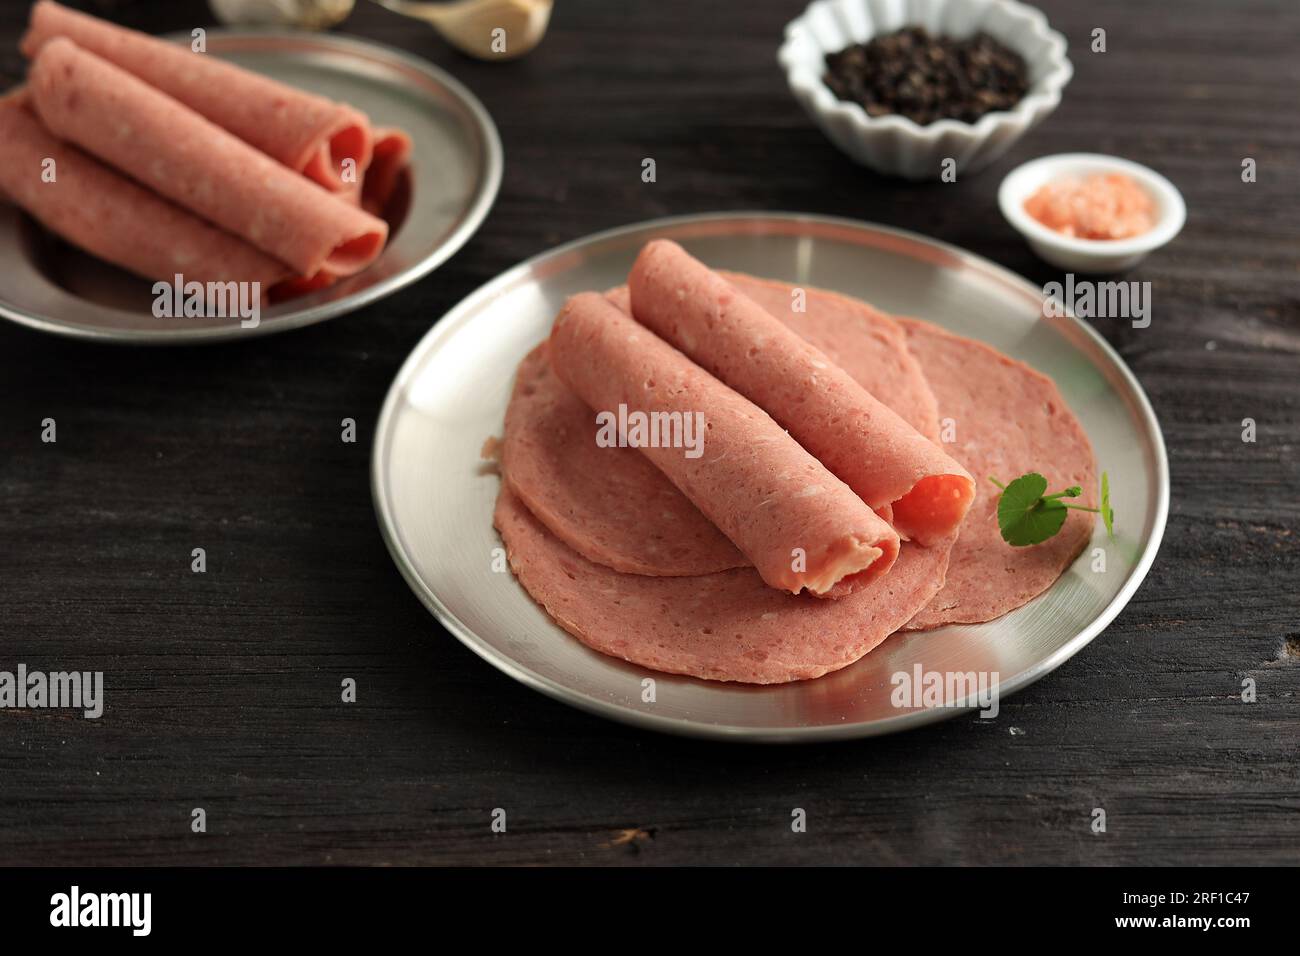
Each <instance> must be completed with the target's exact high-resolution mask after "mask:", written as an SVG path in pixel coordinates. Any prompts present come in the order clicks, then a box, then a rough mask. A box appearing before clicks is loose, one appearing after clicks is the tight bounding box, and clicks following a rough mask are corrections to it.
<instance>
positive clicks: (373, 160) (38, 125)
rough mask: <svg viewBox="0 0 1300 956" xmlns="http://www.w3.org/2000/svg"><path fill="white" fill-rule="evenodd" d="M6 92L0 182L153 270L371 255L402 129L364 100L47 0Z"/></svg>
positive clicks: (88, 245) (288, 278) (215, 271)
mask: <svg viewBox="0 0 1300 956" xmlns="http://www.w3.org/2000/svg"><path fill="white" fill-rule="evenodd" d="M22 51H23V54H24V55H25V56H26V57H28V58H29V60H30V61H31V69H30V73H29V77H28V83H27V85H26V86H25V87H22V88H20V89H18V90H16V91H13V92H11V93H9V94H8V95H6V96H4V97H3V98H0V192H2V193H3V194H4V195H5V196H6V197H7V198H9V199H10V200H12V201H13V202H15V203H17V204H18V205H19V206H21V207H22V208H24V209H25V210H26V211H27V212H28V213H30V214H31V215H32V216H33V217H35V218H36V219H37V220H39V221H40V222H41V223H43V224H44V225H45V226H46V227H47V228H49V229H50V230H52V231H53V232H55V233H58V234H59V235H60V236H62V237H63V238H65V239H67V240H68V241H69V242H71V243H73V244H74V245H77V246H79V247H81V248H83V249H85V250H87V251H89V252H91V253H93V254H95V255H97V256H99V257H100V258H102V259H105V260H107V261H109V262H112V263H114V264H116V265H118V266H121V267H123V268H125V269H127V270H129V271H131V272H133V273H136V274H138V275H140V276H143V277H145V278H148V279H155V280H160V279H161V280H167V281H171V280H172V279H173V278H174V277H175V276H176V275H181V276H182V277H183V278H184V280H185V281H186V282H190V281H196V282H200V283H207V282H214V281H215V282H229V281H239V282H253V281H256V282H259V283H260V284H261V288H262V289H263V290H270V289H271V288H272V287H277V286H278V287H279V288H280V289H281V290H293V291H303V290H306V289H311V288H316V287H319V286H322V285H328V284H329V283H331V282H333V281H334V280H336V279H337V278H339V277H342V276H347V275H351V274H353V273H355V272H358V271H360V270H362V269H364V268H366V267H367V266H368V265H370V264H371V263H372V262H373V261H374V260H375V259H376V258H377V257H378V256H379V254H380V252H382V251H383V248H384V244H385V243H386V241H387V239H388V226H387V224H386V223H385V222H384V220H383V219H381V218H379V217H378V216H377V215H376V214H375V213H376V212H377V211H379V210H380V209H381V208H382V207H383V205H384V203H385V202H386V200H387V194H388V192H389V191H391V190H392V188H393V184H394V182H395V180H396V178H397V173H398V171H399V170H400V167H401V166H402V165H403V164H405V163H406V162H407V161H408V159H409V156H410V146H411V144H410V141H409V139H408V138H407V137H406V136H405V135H404V134H403V133H401V132H400V131H398V130H376V129H373V128H372V127H371V125H370V122H369V120H368V119H367V118H366V117H365V116H364V115H363V114H361V113H360V112H358V111H357V110H355V109H353V108H352V107H350V106H347V105H345V104H342V103H336V102H333V101H331V100H328V99H324V98H322V97H320V96H316V95H314V94H311V93H308V92H305V91H303V90H298V89H295V88H293V87H289V86H285V85H284V84H281V83H278V82H275V81H273V80H270V79H268V78H266V77H264V76H260V75H258V74H256V73H251V72H249V71H247V70H243V69H240V68H239V67H236V66H234V65H233V64H230V63H228V62H225V61H222V60H221V59H219V58H217V57H215V56H212V55H210V54H208V53H206V52H202V51H195V50H193V49H191V48H190V47H188V46H182V45H178V44H173V43H169V42H166V41H163V40H159V39H156V38H154V37H150V36H147V35H145V34H141V33H136V32H134V31H131V30H126V29H123V28H121V27H118V26H115V25H113V24H110V23H107V22H105V21H102V20H98V19H96V18H94V17H91V16H88V15H85V14H82V13H78V12H76V11H73V10H69V9H67V8H66V7H63V6H60V5H59V4H57V3H54V2H51V0H41V2H39V3H37V4H35V6H34V7H33V8H32V15H31V23H30V26H29V29H28V32H27V35H26V36H25V37H24V39H23V41H22Z"/></svg>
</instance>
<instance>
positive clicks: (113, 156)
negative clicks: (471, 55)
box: [30, 38, 388, 276]
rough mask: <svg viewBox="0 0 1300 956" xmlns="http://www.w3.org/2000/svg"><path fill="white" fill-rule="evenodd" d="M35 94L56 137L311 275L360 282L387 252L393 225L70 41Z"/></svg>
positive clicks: (52, 49)
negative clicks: (357, 274)
mask: <svg viewBox="0 0 1300 956" xmlns="http://www.w3.org/2000/svg"><path fill="white" fill-rule="evenodd" d="M30 90H31V96H32V101H33V103H34V105H35V108H36V112H37V114H38V115H39V116H40V119H41V121H42V122H43V123H44V124H45V126H46V127H47V128H48V129H49V130H50V132H52V133H54V134H55V135H56V136H59V137H61V138H63V139H66V140H68V141H69V142H72V143H75V144H76V145H78V146H80V147H82V148H83V149H85V150H86V151H87V152H89V153H92V154H94V155H96V156H98V157H99V158H100V159H102V160H104V161H105V162H107V163H109V164H110V165H112V166H114V167H116V168H117V169H119V170H121V171H122V172H123V173H126V174H127V175H128V176H130V177H131V178H132V179H135V180H137V181H138V182H140V183H142V184H144V185H145V186H148V187H150V188H151V189H153V190H154V191H155V192H157V193H159V194H160V195H162V196H165V197H167V198H168V199H171V200H172V201H174V202H176V203H177V204H179V205H181V206H183V207H185V208H186V209H189V210H190V211H191V212H194V213H196V214H197V215H200V216H202V217H203V218H204V219H207V220H209V221H210V222H213V223H215V224H216V225H219V226H221V227H223V228H225V229H227V230H229V231H230V232H233V233H234V234H235V235H237V236H240V237H241V238H243V239H246V240H247V241H248V242H250V243H252V244H253V245H255V246H257V247H258V248H259V249H261V250H262V251H263V252H266V253H268V254H270V255H272V256H274V257H275V258H277V259H279V260H281V261H282V262H285V263H288V264H289V266H291V267H292V268H293V270H294V271H295V272H297V273H299V274H301V275H309V276H310V275H315V274H316V273H318V272H321V271H322V270H323V271H327V272H330V273H333V274H335V275H350V274H352V273H354V272H357V271H359V270H361V269H363V268H365V267H366V266H367V265H369V264H370V263H371V262H373V261H374V260H375V258H376V257H377V256H378V255H379V253H380V252H381V251H382V249H383V246H384V242H385V240H386V239H387V237H388V226H387V225H386V224H385V223H384V221H383V220H381V219H378V218H376V217H374V216H372V215H370V214H369V213H366V212H363V211H362V210H361V209H358V208H357V207H355V206H352V205H349V204H348V203H347V202H345V201H343V200H341V199H339V198H338V197H337V196H336V195H335V194H333V193H331V192H328V191H326V190H325V189H322V188H321V187H320V186H318V185H316V184H315V183H313V182H311V181H310V180H308V179H306V178H304V177H302V176H299V175H298V174H296V173H294V172H293V171H292V170H290V169H288V168H287V167H285V166H282V165H281V164H280V163H278V162H276V161H275V160H273V159H271V158H270V157H269V156H267V155H266V154H265V153H262V152H260V151H258V150H256V149H254V148H253V147H252V146H250V145H248V144H247V143H246V142H244V141H243V140H241V139H238V138H237V137H235V136H233V135H232V134H230V133H228V132H226V131H225V130H224V129H222V128H221V127H219V126H217V125H215V124H213V123H211V122H209V121H208V120H206V119H204V118H203V117H202V116H199V115H198V114H197V113H195V112H193V111H192V110H190V109H188V108H187V107H185V106H183V105H181V104H180V103H178V102H177V101H176V100H174V99H172V98H171V97H169V96H167V95H166V94H164V93H160V92H159V91H158V90H156V89H154V88H153V87H151V86H149V85H148V84H146V83H144V82H143V81H141V80H139V79H137V78H136V77H134V76H132V75H131V74H130V73H127V72H125V71H124V70H121V69H118V68H117V67H115V66H113V65H112V64H111V63H109V62H108V61H106V60H103V59H100V58H99V57H97V56H95V55H94V54H93V53H88V52H86V51H85V50H83V49H81V48H80V47H78V46H77V45H76V44H74V43H73V42H72V41H70V40H66V39H62V38H59V39H54V40H50V41H49V42H48V43H46V44H45V45H44V46H43V47H42V48H41V52H40V54H39V55H38V56H37V57H36V61H35V63H33V65H32V70H31V81H30Z"/></svg>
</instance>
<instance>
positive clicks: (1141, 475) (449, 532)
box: [371, 214, 1169, 741]
mask: <svg viewBox="0 0 1300 956" xmlns="http://www.w3.org/2000/svg"><path fill="white" fill-rule="evenodd" d="M657 237H666V238H671V239H675V240H677V241H678V242H680V243H681V244H682V245H683V246H685V247H686V248H687V249H688V250H689V251H690V252H692V253H693V254H694V255H696V256H698V257H699V258H700V259H702V260H703V261H705V262H707V263H708V264H709V265H711V266H713V267H715V268H719V269H733V270H738V271H741V272H749V273H753V274H754V275H759V276H767V277H771V278H776V279H783V280H786V281H789V282H795V283H799V284H801V285H812V286H819V287H822V288H826V289H833V290H835V291H837V292H841V293H845V294H848V295H852V296H857V297H859V298H862V299H864V300H866V301H868V302H871V303H872V304H873V305H876V306H878V307H880V308H882V309H884V310H886V311H887V312H891V313H894V314H899V315H909V316H917V317H920V318H925V319H929V320H930V321H932V322H936V323H938V324H939V325H942V326H944V327H946V328H948V329H951V330H952V331H954V332H957V333H960V334H962V335H966V336H970V337H972V338H976V339H981V340H983V341H985V342H988V343H990V344H992V345H994V346H996V347H997V348H999V349H1001V350H1002V351H1004V352H1006V353H1007V354H1008V355H1011V356H1014V357H1015V358H1018V359H1020V360H1022V361H1024V362H1026V363H1028V364H1029V365H1031V366H1033V367H1034V368H1037V369H1039V370H1040V371H1042V372H1044V373H1046V374H1048V375H1050V376H1051V377H1052V378H1053V379H1055V381H1056V383H1057V384H1058V386H1059V387H1060V389H1061V391H1062V393H1063V394H1064V396H1065V399H1066V401H1067V402H1068V404H1069V406H1070V408H1071V409H1073V411H1074V412H1075V414H1076V415H1078V416H1079V418H1080V420H1081V421H1082V422H1083V425H1084V427H1085V428H1086V430H1087V432H1088V435H1089V437H1090V438H1091V439H1092V442H1093V445H1094V448H1095V449H1096V453H1097V459H1098V461H1099V463H1100V464H1101V467H1103V468H1105V469H1106V470H1107V471H1108V472H1109V474H1110V478H1111V488H1112V500H1113V502H1114V506H1115V510H1116V514H1117V525H1116V529H1115V539H1114V540H1113V541H1108V540H1107V539H1106V537H1105V531H1104V530H1102V529H1101V523H1100V522H1098V531H1097V536H1096V538H1095V539H1094V544H1095V545H1097V546H1105V548H1106V551H1107V555H1108V567H1107V570H1106V571H1105V573H1096V572H1094V571H1093V570H1092V569H1091V558H1090V555H1089V551H1087V550H1086V551H1085V552H1084V554H1083V556H1081V557H1080V558H1079V559H1078V560H1077V561H1076V562H1075V563H1074V565H1073V566H1072V567H1071V568H1069V569H1068V570H1067V571H1066V572H1065V574H1064V575H1063V576H1062V577H1061V578H1060V580H1058V581H1057V582H1056V584H1055V585H1054V586H1053V587H1052V588H1051V589H1050V590H1049V591H1048V592H1047V593H1045V594H1043V595H1042V596H1040V597H1039V598H1037V599H1036V600H1034V601H1032V602H1031V603H1029V604H1028V605H1026V606H1025V607H1023V608H1020V609H1019V610H1017V611H1014V612H1012V613H1010V614H1008V615H1006V616H1005V617H1002V618H1000V619H998V620H996V621H992V622H990V623H988V624H981V625H975V626H952V627H945V628H941V629H938V630H934V631H928V632H923V633H912V634H895V635H894V636H893V637H891V638H889V640H887V641H886V642H885V643H884V644H882V645H881V646H880V647H879V648H877V649H876V650H874V651H872V652H871V653H870V654H868V655H867V656H866V657H864V658H863V659H862V660H860V661H858V662H857V663H856V664H853V665H852V666H850V667H847V668H845V669H843V670H841V671H837V672H836V673H833V674H829V675H827V676H825V677H822V678H820V679H818V680H812V681H802V682H798V683H792V684H782V685H777V686H770V687H756V686H747V685H739V684H721V683H714V682H709V681H701V680H695V679H692V678H685V677H675V676H672V675H668V674H660V673H657V672H653V671H649V670H646V669H643V668H640V667H636V666H634V665H630V664H626V663H624V662H622V661H618V660H614V659H612V658H609V657H605V656H603V655H601V654H598V653H596V652H594V651H591V650H588V649H587V648H586V647H584V646H583V645H581V644H580V643H578V641H576V640H575V639H574V638H572V637H570V636H569V635H568V634H566V633H565V632H564V631H563V630H561V629H560V628H559V627H558V626H557V625H555V624H554V623H552V622H551V620H550V619H549V618H548V617H547V616H546V614H545V612H544V611H542V610H541V608H539V607H538V606H537V605H536V604H534V603H533V601H532V600H531V599H530V598H529V596H528V594H527V593H526V592H525V591H524V590H523V588H522V587H520V585H519V584H518V582H517V581H516V580H515V579H514V577H513V576H512V575H511V574H510V573H509V572H508V571H506V572H501V571H499V570H497V571H494V562H493V558H494V549H499V548H501V542H500V539H499V538H498V536H497V534H496V532H495V531H494V530H493V528H492V505H493V501H494V499H495V498H496V494H497V488H498V484H499V479H498V478H497V477H496V476H495V474H493V473H492V472H491V471H490V470H488V469H485V467H484V465H483V463H482V461H481V460H480V458H479V453H480V447H481V446H482V444H483V441H484V439H486V438H488V437H489V436H492V435H500V433H501V426H502V419H503V416H504V413H505V407H506V401H507V399H508V397H509V394H510V387H511V382H512V379H513V375H514V371H515V366H516V364H517V363H518V362H519V360H520V359H521V358H522V357H523V356H524V354H525V353H527V352H528V350H529V349H530V348H532V347H533V346H534V345H535V344H536V343H538V342H540V341H541V340H542V339H543V338H544V337H545V336H546V335H547V333H548V331H549V329H550V325H551V321H552V318H553V317H554V315H555V313H556V311H557V310H558V309H559V307H560V305H561V303H562V302H563V301H564V299H565V297H566V296H568V295H571V294H573V293H575V292H579V291H582V290H584V289H606V288H609V287H610V286H614V285H617V284H619V283H621V282H623V281H624V279H625V277H626V275H627V272H628V269H629V267H630V266H631V264H632V260H633V259H634V258H635V256H636V253H637V251H638V250H639V249H640V248H641V246H642V245H643V244H644V243H645V242H646V241H648V240H649V239H652V238H657ZM1042 301H1043V300H1042V292H1041V290H1039V289H1037V288H1035V287H1034V286H1032V285H1030V284H1029V283H1028V282H1026V281H1025V280H1024V279H1021V278H1019V277H1017V276H1015V275H1013V274H1012V273H1010V272H1008V271H1006V270H1005V269H1002V268H1001V267H999V266H996V265H994V264H993V263H991V262H988V261H987V260H985V259H981V258H979V257H977V256H973V255H971V254H969V253H966V252H963V251H961V250H960V249H956V248H954V247H952V246H948V245H944V244H942V243H937V242H933V241H931V240H929V239H925V238H922V237H920V236H917V235H913V234H910V233H905V232H901V231H898V230H894V229H887V228H884V227H881V226H873V225H870V224H867V223H859V222H852V221H848V220H837V219H828V218H820V217H809V216H798V215H783V214H754V215H734V214H719V215H707V216H692V217H683V218H675V219H663V220H658V221H655V222H649V223H642V224H638V225H633V226H627V227H625V228H622V229H616V230H614V231H612V232H605V233H601V234H599V235H595V236H591V237H588V238H586V239H580V240H578V241H577V242H573V243H570V244H568V245H566V246H562V247H560V248H558V249H556V250H554V251H552V252H548V253H545V254H543V255H541V256H538V257H536V258H534V259H531V260H529V261H528V262H525V263H523V264H522V265H519V266H516V267H515V268H513V269H511V270H510V271H509V272H506V273H505V274H503V275H501V276H499V277H498V278H496V279H494V280H493V281H492V282H489V283H488V284H487V285H485V286H483V287H482V288H480V289H479V290H478V291H476V292H475V293H473V294H472V295H471V296H469V297H468V298H467V299H465V300H464V301H463V302H461V303H460V305H458V306H457V307H456V308H455V309H453V310H452V311H451V312H450V313H448V314H447V315H446V316H445V317H444V318H443V319H442V320H441V321H440V322H439V323H438V324H437V325H436V326H434V328H433V329H432V330H431V331H430V332H429V334H428V335H426V336H425V337H424V339H423V340H422V341H421V342H420V344H419V345H418V346H417V347H416V349H415V351H414V352H413V353H412V354H411V356H410V358H409V359H407V361H406V364H405V365H404V366H403V368H402V370H401V372H400V374H399V375H398V376H397V379H396V381H395V382H394V383H393V386H392V389H391V391H390V392H389V394H388V398H387V401H386V402H385V403H384V408H383V412H382V413H381V415H380V418H379V425H378V430H377V433H376V436H375V447H374V456H373V462H372V473H371V480H372V486H373V492H374V498H375V508H376V512H377V514H378V518H379V524H380V527H381V529H382V531H383V535H384V538H385V539H386V541H387V543H388V547H389V549H390V550H391V552H392V554H393V559H394V560H395V561H396V562H397V566H398V567H399V568H400V569H401V571H402V574H403V575H404V576H405V577H406V579H407V581H408V582H409V583H410V585H411V587H412V588H413V589H414V590H415V593H416V594H417V595H418V596H419V597H420V599H421V600H422V601H423V602H424V603H425V604H426V605H427V606H428V607H429V609H430V610H431V611H433V613H434V614H435V615H436V616H437V617H438V619H439V620H441V621H442V622H443V624H445V625H446V627H447V629H448V630H450V631H451V632H452V633H453V634H455V635H456V636H457V637H458V638H460V640H461V641H462V642H464V643H465V644H466V645H467V646H468V647H469V648H470V649H471V650H473V651H474V652H475V653H477V654H478V655H479V656H481V657H483V658H484V659H486V660H488V661H490V662H491V663H492V664H494V665H495V666H496V667H498V668H500V669H501V670H503V671H505V672H506V673H507V674H509V675H511V676H512V677H514V678H516V679H517V680H520V681H522V682H523V683H525V684H527V685H529V686H531V687H535V688H536V689H538V690H540V691H542V692H544V693H546V694H550V695H551V696H552V697H556V698H558V699H559V700H562V701H565V702H566V703H570V704H573V705H575V706H577V707H581V708H583V709H585V710H589V711H592V712H594V713H597V714H600V715H602V716H606V717H611V718H614V719H616V720H621V721H626V722H628V723H631V724H636V725H639V726H643V727H649V728H653V729H656V730H663V731H668V732H673V733H680V734H688V735H693V736H700V737H716V738H727V739H748V740H760V741H798V740H821V739H830V738H847V737H865V736H870V735H874V734H883V733H891V732H893V731H897V730H903V729H905V728H909V727H916V726H919V725H921V724H925V723H930V722H933V721H936V720H941V719H943V718H945V717H948V716H951V715H953V714H955V713H959V712H961V711H962V710H964V709H969V708H963V707H947V708H929V709H927V708H898V707H895V706H893V704H892V703H891V700H890V696H891V691H892V690H893V686H892V685H891V682H890V677H891V675H893V674H894V673H896V672H899V671H907V672H909V673H911V672H912V670H913V667H914V666H915V665H917V664H919V665H921V666H922V668H923V670H925V671H927V672H949V671H959V672H971V671H974V672H989V673H996V674H997V675H998V678H997V691H998V694H999V696H1000V697H1005V696H1006V695H1007V694H1010V693H1012V692H1013V691H1016V690H1018V689H1020V688H1021V687H1024V686H1025V685H1027V684H1029V683H1031V682H1032V681H1034V680H1036V679H1038V678H1039V677H1042V676H1043V675H1044V674H1047V673H1048V672H1050V671H1052V670H1053V669H1055V668H1056V667H1059V666H1060V665H1061V664H1062V663H1064V662H1065V661H1066V660H1068V659H1069V658H1070V657H1071V656H1073V655H1074V654H1076V653H1077V652H1078V651H1079V650H1080V649H1081V648H1082V647H1083V646H1084V645H1085V644H1087V643H1088V642H1089V641H1091V640H1092V639H1093V638H1094V637H1096V636H1097V634H1099V633H1100V632H1101V631H1102V629H1103V628H1105V627H1106V625H1107V624H1108V623H1110V621H1111V620H1112V619H1113V618H1114V617H1115V615H1116V614H1118V613H1119V611H1120V609H1121V608H1123V606H1124V605H1125V603H1127V601H1128V600H1129V598H1130V597H1132V595H1133V593H1134V592H1135V591H1136V590H1137V588H1138V585H1139V584H1140V583H1141V582H1142V579H1143V577H1144V576H1145V575H1146V573H1147V569H1148V568H1150V566H1151V562H1152V561H1153V560H1154V558H1155V554H1156V550H1157V548H1158V547H1159V544H1160V539H1161V536H1162V535H1163V533H1164V527H1165V517H1166V514H1167V512H1168V507H1169V469H1168V462H1167V460H1166V457H1165V448H1164V441H1163V439H1162V438H1161V435H1160V427H1159V424H1158V423H1157V421H1156V418H1155V415H1154V413H1153V412H1152V410H1151V406H1150V404H1149V403H1148V402H1147V399H1146V396H1145V395H1144V394H1143V393H1142V389H1141V386H1139V385H1138V383H1137V380H1136V379H1135V378H1134V377H1133V375H1132V373H1131V372H1130V371H1129V370H1128V369H1127V368H1126V367H1125V365H1124V363H1123V362H1122V361H1121V360H1120V358H1119V356H1117V355H1116V354H1115V352H1114V351H1113V350H1112V349H1111V348H1110V346H1108V345H1107V344H1106V342H1105V341H1104V340H1103V339H1102V338H1101V336H1099V335H1098V334H1097V333H1096V332H1094V331H1093V330H1092V329H1091V328H1090V327H1089V326H1088V325H1087V324H1086V323H1084V322H1081V321H1079V320H1077V319H1074V318H1063V319H1059V320H1058V319H1045V318H1042ZM1009 427H1014V426H1009ZM498 554H499V552H498ZM499 566H500V563H499V561H498V562H497V567H498V568H499ZM645 677H654V679H655V681H656V693H655V700H654V702H652V703H647V702H644V701H643V700H642V689H643V688H642V684H641V681H642V680H643V679H644V678H645ZM484 706H490V705H489V704H487V703H486V702H485V704H484Z"/></svg>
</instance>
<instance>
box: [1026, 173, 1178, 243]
mask: <svg viewBox="0 0 1300 956" xmlns="http://www.w3.org/2000/svg"><path fill="white" fill-rule="evenodd" d="M1025 212H1027V213H1029V215H1031V216H1033V217H1034V218H1035V219H1037V220H1038V221H1039V222H1041V223H1042V224H1043V225H1044V226H1046V227H1047V228H1048V229H1052V230H1055V231H1056V232H1059V233H1061V234H1062V235H1064V236H1073V237H1075V238H1078V239H1128V238H1130V237H1131V236H1140V235H1142V233H1144V232H1149V231H1150V230H1151V228H1152V227H1153V226H1155V224H1156V220H1155V204H1154V203H1153V202H1152V201H1151V197H1150V196H1149V195H1148V194H1147V192H1146V190H1145V189H1143V188H1142V187H1141V186H1139V185H1138V184H1137V183H1136V182H1135V181H1134V180H1133V179H1132V178H1131V177H1129V176H1125V175H1124V174H1123V173H1104V174H1098V175H1093V176H1087V177H1084V178H1082V179H1079V178H1069V179H1058V180H1056V181H1055V182H1050V183H1047V184H1045V185H1043V186H1040V187H1038V190H1037V192H1035V193H1034V194H1033V195H1032V196H1030V197H1029V198H1028V199H1026V200H1025Z"/></svg>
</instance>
